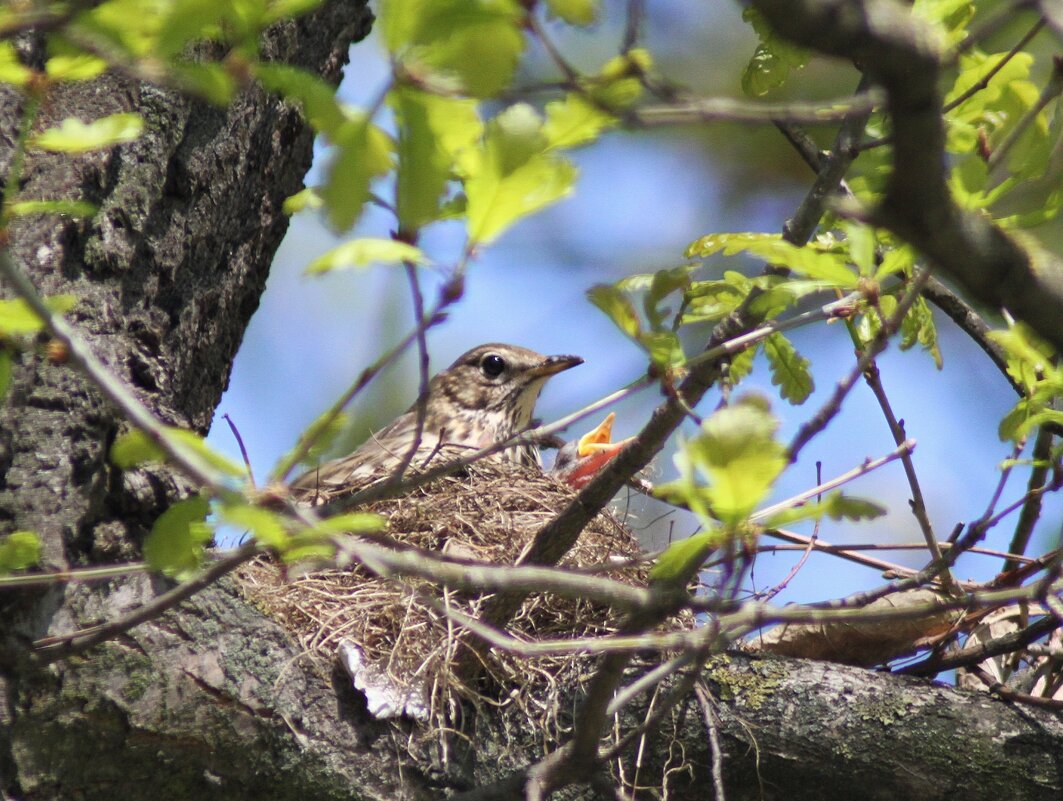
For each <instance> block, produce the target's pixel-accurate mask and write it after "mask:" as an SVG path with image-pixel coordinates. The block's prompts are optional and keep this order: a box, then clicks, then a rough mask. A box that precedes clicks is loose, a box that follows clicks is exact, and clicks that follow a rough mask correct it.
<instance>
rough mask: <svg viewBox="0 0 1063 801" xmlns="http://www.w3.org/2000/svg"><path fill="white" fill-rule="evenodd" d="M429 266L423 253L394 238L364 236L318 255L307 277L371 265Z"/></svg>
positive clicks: (311, 264) (307, 272)
mask: <svg viewBox="0 0 1063 801" xmlns="http://www.w3.org/2000/svg"><path fill="white" fill-rule="evenodd" d="M405 262H410V263H411V264H428V263H429V259H428V257H427V256H425V254H424V252H423V251H422V250H421V249H420V248H418V247H415V246H413V245H409V244H407V243H405V242H398V241H396V240H394V239H380V238H375V237H366V238H364V239H355V240H352V241H351V242H344V243H343V244H342V245H338V246H337V247H334V248H333V249H332V250H330V251H328V252H327V253H325V254H324V255H322V256H318V257H317V258H316V259H314V260H313V261H312V262H310V265H309V266H308V267H307V268H306V274H307V275H320V274H321V273H327V272H331V271H332V270H338V269H342V268H346V267H368V266H369V265H370V264H403V263H405Z"/></svg>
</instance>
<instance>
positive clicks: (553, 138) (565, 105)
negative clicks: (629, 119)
mask: <svg viewBox="0 0 1063 801" xmlns="http://www.w3.org/2000/svg"><path fill="white" fill-rule="evenodd" d="M618 122H619V120H617V118H616V117H615V116H613V115H612V114H610V113H609V112H607V111H605V110H603V109H602V108H600V107H599V106H597V105H595V104H594V103H592V102H591V101H590V100H588V99H587V98H586V97H584V96H583V95H582V94H580V93H578V92H569V93H568V94H567V95H565V97H564V98H563V99H561V100H554V101H551V102H550V103H547V104H546V123H545V124H544V125H543V134H544V135H545V136H546V141H547V142H548V145H549V147H550V148H573V147H577V146H579V145H584V144H587V143H588V142H593V141H594V140H595V139H597V138H598V136H599V135H600V134H601V133H602V131H604V130H606V129H607V128H612V127H614V126H616V125H617V123H618Z"/></svg>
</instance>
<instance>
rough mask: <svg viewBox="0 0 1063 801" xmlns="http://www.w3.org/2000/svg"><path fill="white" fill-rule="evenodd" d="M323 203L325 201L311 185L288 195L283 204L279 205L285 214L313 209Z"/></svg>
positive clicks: (318, 207)
mask: <svg viewBox="0 0 1063 801" xmlns="http://www.w3.org/2000/svg"><path fill="white" fill-rule="evenodd" d="M324 205H325V201H323V200H322V199H321V195H319V194H318V192H317V190H316V189H314V188H313V187H312V186H308V187H306V189H301V190H299V191H298V192H296V193H295V194H294V195H289V196H288V197H286V198H285V199H284V205H283V206H282V207H281V208H282V209H283V211H284V213H285V214H297V213H299V212H300V211H304V210H305V211H314V210H316V209H320V208H321V207H322V206H324Z"/></svg>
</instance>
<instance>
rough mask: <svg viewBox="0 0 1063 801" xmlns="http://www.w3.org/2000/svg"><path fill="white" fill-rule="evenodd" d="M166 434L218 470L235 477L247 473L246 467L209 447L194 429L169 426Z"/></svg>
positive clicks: (240, 476) (241, 476)
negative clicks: (188, 429)
mask: <svg viewBox="0 0 1063 801" xmlns="http://www.w3.org/2000/svg"><path fill="white" fill-rule="evenodd" d="M166 436H168V437H172V438H173V439H174V440H176V441H177V443H178V445H179V446H181V447H185V448H188V449H189V450H191V451H192V452H193V453H194V454H195V455H196V456H198V457H199V458H200V459H202V460H203V461H204V462H206V463H207V464H208V465H210V466H211V467H212V468H214V469H215V470H217V471H219V472H222V473H227V474H228V475H230V476H235V477H237V478H243V477H244V476H246V475H247V470H246V468H244V467H243V466H242V465H238V464H236V463H235V462H233V461H230V460H229V459H227V458H226V457H224V456H222V455H221V454H220V453H218V452H217V451H216V450H214V449H213V448H211V447H210V446H209V445H208V444H207V441H206V440H205V439H203V437H201V436H199V434H196V433H195V432H194V431H185V430H184V429H183V428H169V429H167V430H166Z"/></svg>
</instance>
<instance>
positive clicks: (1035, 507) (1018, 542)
mask: <svg viewBox="0 0 1063 801" xmlns="http://www.w3.org/2000/svg"><path fill="white" fill-rule="evenodd" d="M1031 457H1032V459H1033V469H1031V470H1030V478H1029V481H1027V483H1026V502H1025V503H1024V504H1023V506H1022V511H1021V512H1020V513H1019V520H1018V522H1017V523H1016V524H1015V532H1014V533H1013V534H1012V535H1011V545H1009V546H1008V551H1010V552H1011V553H1013V554H1024V553H1026V546H1027V545H1028V544H1029V542H1030V536H1031V535H1032V534H1033V527H1034V524H1036V523H1037V520H1038V518H1039V517H1040V516H1041V498H1042V496H1043V494H1044V493H1043V490H1044V488H1045V485H1046V484H1047V481H1048V466H1049V465H1048V462H1049V460H1050V459H1051V458H1052V434H1051V433H1050V432H1049V431H1048V430H1047V429H1045V428H1044V427H1042V428H1041V429H1039V430H1038V432H1037V438H1036V439H1035V440H1034V444H1033V453H1032V454H1031ZM1016 567H1018V564H1017V562H1016V561H1015V560H1014V559H1013V558H1010V557H1009V559H1008V561H1007V562H1005V563H1004V567H1003V570H1005V571H1007V570H1013V569H1014V568H1016Z"/></svg>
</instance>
